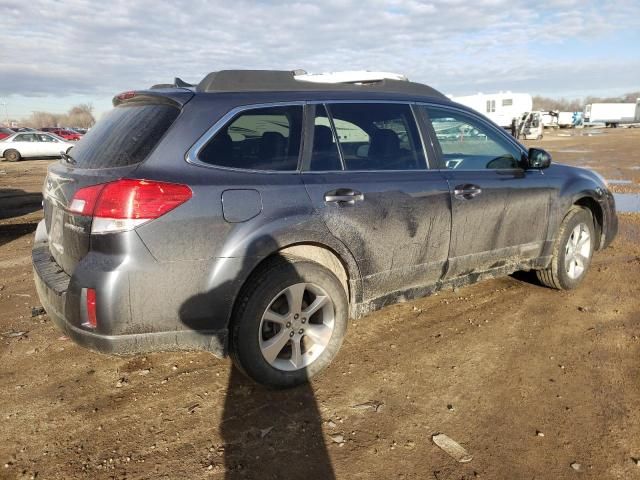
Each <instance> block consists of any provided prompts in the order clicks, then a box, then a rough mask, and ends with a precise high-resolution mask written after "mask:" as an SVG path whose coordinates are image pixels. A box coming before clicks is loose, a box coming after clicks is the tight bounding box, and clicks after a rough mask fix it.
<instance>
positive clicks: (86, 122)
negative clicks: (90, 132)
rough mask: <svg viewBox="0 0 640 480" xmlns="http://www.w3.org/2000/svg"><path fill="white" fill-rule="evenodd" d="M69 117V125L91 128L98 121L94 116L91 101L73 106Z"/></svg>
mask: <svg viewBox="0 0 640 480" xmlns="http://www.w3.org/2000/svg"><path fill="white" fill-rule="evenodd" d="M67 117H68V118H67V121H68V125H67V126H69V127H80V128H90V127H92V126H93V125H94V124H95V123H96V119H95V118H94V117H93V105H91V104H90V103H81V104H80V105H76V106H75V107H72V108H71V110H69V113H68V115H67Z"/></svg>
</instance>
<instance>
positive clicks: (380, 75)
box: [293, 70, 409, 83]
mask: <svg viewBox="0 0 640 480" xmlns="http://www.w3.org/2000/svg"><path fill="white" fill-rule="evenodd" d="M293 73H294V78H295V79H296V80H298V81H305V82H316V83H372V82H379V81H381V80H384V79H385V78H388V79H390V80H404V81H405V82H406V81H408V80H409V79H408V78H407V77H405V76H404V75H402V74H401V73H392V72H371V71H369V70H349V71H344V72H327V73H307V72H304V73H301V74H299V73H297V71H294V72H293Z"/></svg>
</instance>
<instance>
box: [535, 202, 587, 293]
mask: <svg viewBox="0 0 640 480" xmlns="http://www.w3.org/2000/svg"><path fill="white" fill-rule="evenodd" d="M594 248H595V228H594V225H593V216H592V215H591V212H590V211H589V210H587V209H585V208H582V207H573V208H572V209H571V210H569V213H567V215H566V217H565V218H564V220H563V221H562V224H561V225H560V230H559V231H558V237H557V239H556V243H555V245H554V248H553V257H552V259H551V265H550V266H549V267H548V268H546V269H544V270H538V271H537V272H536V273H537V276H538V280H540V282H542V283H543V284H544V285H546V286H547V287H551V288H557V289H559V290H571V289H573V288H576V287H577V286H578V285H579V284H580V283H581V282H582V280H583V279H584V277H585V275H586V274H587V270H588V268H589V265H590V264H591V257H592V255H593V250H594Z"/></svg>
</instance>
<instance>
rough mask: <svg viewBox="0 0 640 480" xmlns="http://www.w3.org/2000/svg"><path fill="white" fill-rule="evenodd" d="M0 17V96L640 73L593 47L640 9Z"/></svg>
mask: <svg viewBox="0 0 640 480" xmlns="http://www.w3.org/2000/svg"><path fill="white" fill-rule="evenodd" d="M0 11H2V12H3V15H2V17H3V18H2V24H3V27H2V29H0V45H3V49H2V51H0V72H1V73H0V95H21V96H41V95H44V96H64V95H95V96H106V95H112V94H114V93H117V92H118V91H122V90H126V89H131V88H144V87H148V86H150V85H152V84H154V83H164V82H167V81H170V80H171V79H173V77H174V76H181V77H183V78H184V79H185V80H187V81H193V82H197V81H199V80H200V79H201V78H202V77H203V76H204V75H205V74H206V73H208V72H210V71H213V70H219V69H227V68H277V69H293V68H305V69H306V70H308V71H328V70H346V69H376V70H377V69H380V70H391V71H399V72H402V73H405V74H407V75H408V76H409V77H410V78H411V79H415V80H418V81H424V82H426V83H430V84H432V85H434V86H436V87H438V88H440V89H442V90H443V91H446V92H448V93H472V92H475V91H477V90H478V89H479V88H482V89H484V90H485V91H489V90H496V89H521V90H528V91H532V93H535V92H536V91H546V92H549V91H553V90H554V89H555V90H556V91H558V92H559V93H564V92H567V91H570V90H571V89H572V88H574V87H575V86H577V85H579V86H580V87H581V88H583V89H588V88H590V87H593V88H596V87H598V88H602V86H603V85H602V82H605V83H606V84H607V85H609V86H610V87H611V88H627V87H630V86H632V85H636V86H637V82H638V81H637V80H635V79H638V78H640V75H639V73H640V58H637V55H636V54H634V53H633V52H632V50H631V49H632V48H633V47H629V48H628V50H627V51H625V50H624V48H622V49H621V50H619V51H618V52H615V51H614V52H613V53H612V54H610V55H606V56H605V55H604V54H602V53H601V52H596V53H594V52H593V51H592V47H591V46H592V45H596V44H597V42H609V41H611V39H615V38H617V36H619V35H620V32H624V31H628V32H638V30H639V28H638V27H639V26H640V20H639V19H640V4H639V3H638V2H635V1H618V2H599V1H596V0H593V1H580V2H578V1H574V0H546V1H539V2H530V1H526V2H525V1H520V0H514V1H506V0H476V1H475V2H469V1H468V0H450V1H444V0H434V1H431V2H419V1H416V0H407V1H400V0H390V1H381V0H371V1H367V2H362V1H356V0H327V1H325V2H321V3H315V4H307V3H302V2H295V1H294V2H275V3H271V2H266V1H260V0H255V1H249V0H236V1H234V2H222V1H207V0H195V1H174V2H166V3H165V2H156V1H152V0H136V1H135V2H132V1H129V0H126V1H125V0H114V1H112V2H102V3H98V2H90V1H86V0H59V1H56V2H55V3H52V2H51V1H50V0H49V1H47V0H30V1H29V2H20V1H18V0H15V1H9V2H7V1H3V0H0ZM631 35H635V40H636V45H637V40H638V39H639V38H638V34H637V33H635V34H634V33H631ZM568 44H571V45H572V48H567V45H568ZM575 44H577V45H578V46H577V47H576V45H575ZM11 45H14V46H15V49H14V48H6V46H11ZM565 50H567V51H566V52H565Z"/></svg>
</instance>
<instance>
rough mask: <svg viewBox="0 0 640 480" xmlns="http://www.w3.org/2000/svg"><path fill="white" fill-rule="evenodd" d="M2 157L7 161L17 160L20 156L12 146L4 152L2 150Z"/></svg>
mask: <svg viewBox="0 0 640 480" xmlns="http://www.w3.org/2000/svg"><path fill="white" fill-rule="evenodd" d="M4 158H5V159H6V160H7V161H8V162H17V161H19V160H20V159H21V158H22V157H21V156H20V152H18V151H17V150H14V149H13V148H11V149H9V150H7V151H6V152H4Z"/></svg>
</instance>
